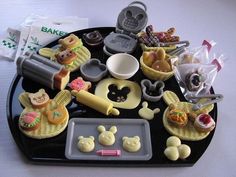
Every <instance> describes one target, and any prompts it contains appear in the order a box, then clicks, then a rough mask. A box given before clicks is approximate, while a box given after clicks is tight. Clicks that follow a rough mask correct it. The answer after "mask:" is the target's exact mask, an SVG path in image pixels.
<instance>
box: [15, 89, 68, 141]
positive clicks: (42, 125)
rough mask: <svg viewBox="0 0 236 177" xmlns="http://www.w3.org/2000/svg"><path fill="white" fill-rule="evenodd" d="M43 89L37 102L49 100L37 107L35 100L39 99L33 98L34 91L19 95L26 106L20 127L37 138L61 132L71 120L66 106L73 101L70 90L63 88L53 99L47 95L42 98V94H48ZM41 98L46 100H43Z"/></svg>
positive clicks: (21, 116)
mask: <svg viewBox="0 0 236 177" xmlns="http://www.w3.org/2000/svg"><path fill="white" fill-rule="evenodd" d="M42 90H43V89H40V90H39V92H40V93H41V94H40V99H39V100H40V101H37V103H38V102H40V103H42V102H45V101H46V100H47V104H43V105H40V107H37V108H36V107H35V103H34V101H36V100H38V99H36V100H35V99H33V98H35V95H34V93H33V94H32V93H28V92H23V93H21V94H20V96H19V101H20V103H21V104H22V105H23V106H24V107H25V108H24V110H23V112H22V113H21V115H20V118H19V129H20V131H21V132H22V133H23V134H24V135H26V136H28V137H30V138H35V139H44V138H50V137H54V136H56V135H58V134H60V133H61V132H62V131H64V130H65V128H66V127H67V124H68V120H69V114H68V111H67V109H66V107H65V106H66V105H67V104H68V103H69V102H70V101H71V94H70V92H69V91H68V90H63V91H60V92H59V93H58V94H57V95H56V96H55V97H54V98H53V99H49V98H48V97H45V96H44V97H45V99H42V98H41V97H42V95H43V94H45V95H46V92H45V91H44V90H43V91H42ZM42 93H43V94H42ZM29 95H31V96H30V97H31V98H32V100H33V101H32V100H31V99H29ZM32 95H33V96H32ZM36 95H38V94H36ZM46 98H47V99H46ZM41 100H44V101H42V102H41ZM37 106H38V104H37Z"/></svg>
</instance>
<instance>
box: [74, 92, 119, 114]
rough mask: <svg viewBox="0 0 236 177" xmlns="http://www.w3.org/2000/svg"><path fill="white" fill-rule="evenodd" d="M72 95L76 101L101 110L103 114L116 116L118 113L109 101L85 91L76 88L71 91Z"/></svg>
mask: <svg viewBox="0 0 236 177" xmlns="http://www.w3.org/2000/svg"><path fill="white" fill-rule="evenodd" d="M71 93H72V95H73V96H75V97H76V101H78V102H80V103H82V104H84V105H86V106H88V107H90V108H93V109H95V110H96V111H98V112H101V113H103V114H105V115H110V114H112V115H115V116H118V115H119V114H120V112H119V110H118V109H116V108H113V104H112V103H110V102H109V101H107V100H105V99H103V98H101V97H98V96H96V95H93V94H91V93H89V92H87V91H84V90H80V91H79V92H78V91H76V90H72V91H71Z"/></svg>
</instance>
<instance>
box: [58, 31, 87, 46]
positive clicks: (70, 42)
mask: <svg viewBox="0 0 236 177" xmlns="http://www.w3.org/2000/svg"><path fill="white" fill-rule="evenodd" d="M58 43H59V44H61V47H62V49H73V48H75V47H80V46H82V45H83V43H82V40H81V39H79V38H78V37H77V36H76V35H74V34H70V35H69V36H67V37H65V38H64V39H59V41H58Z"/></svg>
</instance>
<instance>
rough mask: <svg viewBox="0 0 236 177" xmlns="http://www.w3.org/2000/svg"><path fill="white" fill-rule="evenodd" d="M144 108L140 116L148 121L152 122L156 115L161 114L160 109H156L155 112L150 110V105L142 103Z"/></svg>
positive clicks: (140, 111)
mask: <svg viewBox="0 0 236 177" xmlns="http://www.w3.org/2000/svg"><path fill="white" fill-rule="evenodd" d="M142 106H143V107H142V108H141V109H140V110H139V111H138V115H139V116H140V117H142V118H144V119H146V120H152V119H153V118H154V116H155V114H157V113H159V112H160V109H159V108H155V109H154V110H152V109H150V108H148V103H147V102H146V101H144V102H143V103H142Z"/></svg>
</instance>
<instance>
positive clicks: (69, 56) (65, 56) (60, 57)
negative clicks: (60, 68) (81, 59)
mask: <svg viewBox="0 0 236 177" xmlns="http://www.w3.org/2000/svg"><path fill="white" fill-rule="evenodd" d="M55 57H56V59H57V61H58V63H61V64H71V63H72V62H73V61H74V60H76V58H77V55H76V54H75V52H73V51H72V50H69V49H66V50H64V51H61V52H59V53H58V54H56V55H55Z"/></svg>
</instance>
